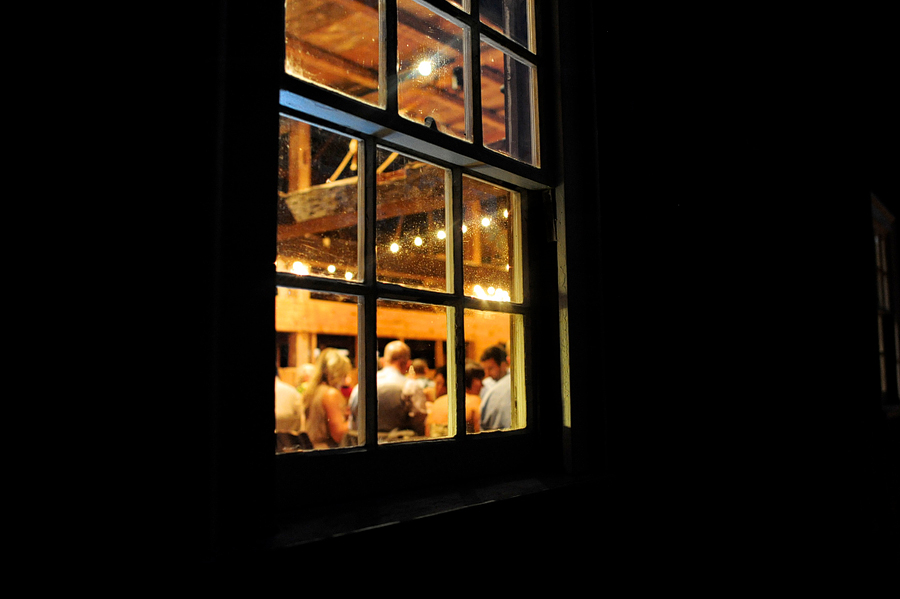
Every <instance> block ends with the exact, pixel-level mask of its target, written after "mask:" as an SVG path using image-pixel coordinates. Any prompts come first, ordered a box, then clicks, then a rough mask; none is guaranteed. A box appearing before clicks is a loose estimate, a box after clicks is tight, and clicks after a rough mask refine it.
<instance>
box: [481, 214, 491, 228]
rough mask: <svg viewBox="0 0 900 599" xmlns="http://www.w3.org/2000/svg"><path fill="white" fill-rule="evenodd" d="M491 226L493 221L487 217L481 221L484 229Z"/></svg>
mask: <svg viewBox="0 0 900 599" xmlns="http://www.w3.org/2000/svg"><path fill="white" fill-rule="evenodd" d="M490 224H491V219H489V218H488V217H486V216H485V217H484V218H483V219H481V226H482V227H486V226H488V225H490Z"/></svg>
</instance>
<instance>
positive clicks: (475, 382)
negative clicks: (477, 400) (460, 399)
mask: <svg viewBox="0 0 900 599" xmlns="http://www.w3.org/2000/svg"><path fill="white" fill-rule="evenodd" d="M465 377H466V391H467V392H468V393H471V394H472V395H478V393H479V392H480V391H481V381H483V380H484V368H482V367H481V365H480V364H478V362H472V361H471V360H470V361H468V362H466V373H465Z"/></svg>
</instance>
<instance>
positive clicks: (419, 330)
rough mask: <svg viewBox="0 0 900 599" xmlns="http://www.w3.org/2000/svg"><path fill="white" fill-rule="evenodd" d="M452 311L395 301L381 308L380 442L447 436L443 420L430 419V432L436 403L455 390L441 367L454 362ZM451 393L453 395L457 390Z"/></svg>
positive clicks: (381, 303)
mask: <svg viewBox="0 0 900 599" xmlns="http://www.w3.org/2000/svg"><path fill="white" fill-rule="evenodd" d="M450 310H452V309H449V308H446V307H444V306H434V305H428V304H420V303H412V302H401V301H392V300H379V301H378V303H377V304H376V324H375V326H376V331H377V335H378V358H377V359H378V364H377V365H376V367H377V369H378V372H377V374H376V381H377V382H376V387H377V396H378V416H377V418H378V442H379V443H391V442H397V441H412V440H422V439H423V438H426V436H432V437H440V436H445V435H446V428H442V427H440V426H438V425H440V424H441V423H440V422H438V423H434V422H432V421H429V422H428V423H427V424H428V427H429V430H427V431H426V420H427V419H428V417H429V416H430V412H431V407H432V405H433V404H434V402H435V400H436V399H439V398H440V397H443V396H445V395H447V394H448V389H452V388H453V385H452V381H449V380H448V375H447V374H446V370H444V369H442V367H444V368H446V367H447V365H448V361H450V362H451V363H452V356H448V355H447V333H448V331H447V322H448V312H449V311H450ZM451 370H452V369H451ZM450 394H451V397H452V391H451V392H450ZM354 402H355V400H351V403H354ZM351 409H356V408H355V407H352V408H351ZM432 425H433V426H432Z"/></svg>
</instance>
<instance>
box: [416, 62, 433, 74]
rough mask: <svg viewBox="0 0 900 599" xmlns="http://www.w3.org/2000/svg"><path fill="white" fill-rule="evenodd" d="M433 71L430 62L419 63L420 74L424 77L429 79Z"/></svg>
mask: <svg viewBox="0 0 900 599" xmlns="http://www.w3.org/2000/svg"><path fill="white" fill-rule="evenodd" d="M431 69H432V67H431V61H430V60H423V61H422V62H420V63H419V68H418V70H419V74H420V75H422V76H423V77H428V76H429V75H431Z"/></svg>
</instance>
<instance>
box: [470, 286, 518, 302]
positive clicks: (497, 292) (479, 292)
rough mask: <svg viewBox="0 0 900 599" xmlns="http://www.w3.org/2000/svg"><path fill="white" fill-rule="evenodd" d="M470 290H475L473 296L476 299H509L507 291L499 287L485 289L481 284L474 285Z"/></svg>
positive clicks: (505, 300) (500, 300) (503, 300)
mask: <svg viewBox="0 0 900 599" xmlns="http://www.w3.org/2000/svg"><path fill="white" fill-rule="evenodd" d="M472 291H474V292H475V297H477V298H478V299H484V300H493V301H495V302H508V301H510V297H509V293H507V292H506V291H504V290H502V289H499V288H498V289H494V288H493V287H488V290H487V291H485V290H484V289H482V287H481V285H475V287H473V288H472Z"/></svg>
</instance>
